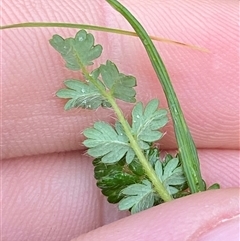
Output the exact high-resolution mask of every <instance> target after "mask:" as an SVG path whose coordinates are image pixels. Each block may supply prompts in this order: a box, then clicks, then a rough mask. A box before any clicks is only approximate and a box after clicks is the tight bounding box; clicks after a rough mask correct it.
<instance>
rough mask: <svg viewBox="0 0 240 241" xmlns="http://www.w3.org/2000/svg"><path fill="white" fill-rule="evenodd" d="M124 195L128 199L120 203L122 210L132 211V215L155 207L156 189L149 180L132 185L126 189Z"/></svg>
mask: <svg viewBox="0 0 240 241" xmlns="http://www.w3.org/2000/svg"><path fill="white" fill-rule="evenodd" d="M122 193H123V194H124V195H126V197H125V198H123V199H122V200H121V201H120V202H119V209H120V210H128V209H131V213H132V214H134V213H137V212H140V211H143V210H145V209H148V208H150V207H152V206H153V205H154V189H153V187H152V184H151V182H150V181H148V180H143V181H142V183H137V184H132V185H130V186H128V187H126V188H124V189H123V190H122Z"/></svg>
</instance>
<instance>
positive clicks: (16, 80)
mask: <svg viewBox="0 0 240 241" xmlns="http://www.w3.org/2000/svg"><path fill="white" fill-rule="evenodd" d="M90 2H91V1H87V0H83V1H80V2H79V1H73V0H70V1H61V2H60V3H59V1H51V2H47V1H39V2H36V1H33V0H29V1H21V0H17V1H12V3H11V2H9V1H7V0H4V1H3V6H4V9H3V21H2V23H3V25H5V24H11V23H18V22H27V21H51V22H76V23H89V24H97V25H102V26H110V27H117V28H122V29H129V25H128V24H127V23H126V21H125V20H124V19H123V18H122V17H121V16H120V15H119V14H118V13H117V12H115V11H114V10H113V9H112V8H111V7H110V6H109V5H108V4H107V3H106V2H105V1H103V0H96V1H92V5H90ZM122 3H123V4H126V6H127V7H129V9H130V10H131V11H132V12H134V13H135V16H136V17H137V18H138V19H139V20H140V21H141V22H142V24H143V25H144V26H145V28H146V29H147V30H148V32H149V33H150V34H151V35H155V36H163V37H167V38H171V39H174V40H177V41H182V42H186V43H191V44H194V45H199V46H203V47H206V48H207V49H209V51H210V53H203V52H199V51H196V50H192V49H188V48H184V47H179V46H176V45H170V44H166V43H156V46H157V48H158V49H159V51H160V53H161V56H162V57H163V60H164V62H165V64H166V66H167V69H168V71H169V73H170V76H171V79H172V81H173V85H174V87H175V89H176V92H177V95H178V97H179V100H180V103H181V105H182V108H183V111H184V113H185V117H186V119H187V122H188V124H189V127H190V129H191V132H192V135H193V137H194V140H195V142H196V145H197V147H198V148H199V156H200V161H201V168H202V172H203V176H204V179H205V180H206V181H207V183H208V184H212V183H214V182H218V183H220V185H221V187H222V189H221V190H215V191H207V192H204V193H200V194H196V195H191V196H188V197H186V198H182V199H178V200H175V201H172V202H169V203H166V204H163V205H160V206H157V207H154V208H152V209H149V210H147V211H144V212H141V213H139V214H137V215H133V216H131V217H126V216H128V213H126V212H118V211H117V207H115V206H114V205H111V204H108V203H107V202H106V200H105V198H104V197H103V196H102V195H101V193H100V191H99V190H98V189H97V187H96V186H95V180H94V178H93V168H92V164H91V159H90V158H89V157H88V156H87V155H86V154H85V153H86V150H84V147H83V145H82V144H81V142H82V140H83V136H82V134H81V132H82V131H83V129H84V128H86V127H87V126H89V124H92V123H94V121H96V120H99V119H101V120H112V119H113V118H112V117H113V114H112V113H111V111H109V110H101V109H99V110H98V111H96V112H94V111H88V110H81V109H79V110H75V111H71V112H64V111H63V105H64V101H62V100H59V99H57V98H55V96H54V93H55V92H56V90H57V89H59V88H61V87H62V81H63V80H64V79H66V78H69V77H78V73H72V72H70V71H68V70H66V68H65V67H64V64H63V61H62V59H61V57H60V56H59V55H58V54H57V52H56V51H55V50H53V48H51V46H50V45H49V44H48V41H47V40H49V39H50V38H51V37H52V35H53V34H55V33H57V34H60V35H63V34H64V36H66V37H67V36H73V35H74V34H75V33H76V30H73V29H71V30H69V29H56V28H52V29H51V28H48V29H46V28H41V29H36V28H35V29H33V28H28V29H12V30H4V31H2V32H1V34H2V39H3V45H2V46H3V48H2V56H3V62H2V63H3V65H2V70H3V75H2V80H3V82H2V87H3V128H2V130H3V150H2V156H3V162H2V174H3V179H2V180H3V181H2V186H3V192H2V193H3V202H2V204H3V212H2V218H3V226H2V231H1V233H2V237H3V240H5V241H15V240H17V241H23V240H24V241H25V240H51V241H52V240H58V241H59V240H71V239H73V238H76V237H78V236H79V235H80V236H79V238H77V239H75V240H91V241H94V240H131V241H132V240H151V241H154V240H171V241H172V240H195V239H197V237H199V236H201V237H202V238H203V236H202V235H205V238H207V237H208V239H205V240H227V239H229V240H238V239H237V235H238V233H237V227H238V223H237V221H238V220H237V215H239V207H238V206H239V197H238V192H239V189H237V187H238V186H239V184H238V183H239V176H238V175H239V168H238V166H239V129H238V128H239V119H238V118H239V108H238V107H239V106H238V94H239V92H238V91H239V90H238V81H239V80H238V79H239V76H238V69H237V68H238V55H237V51H238V48H237V46H238V39H237V36H238V35H237V34H238V28H237V24H236V23H237V4H235V1H228V3H227V4H226V3H224V1H222V2H221V1H217V0H216V1H211V2H208V3H199V1H191V3H190V2H189V3H188V2H186V1H172V2H171V3H170V2H166V1H154V0H153V1H146V3H143V2H139V1H134V0H131V1H122ZM95 36H96V41H97V42H98V43H100V44H102V45H103V47H104V54H103V57H102V59H103V60H104V61H105V59H106V58H107V59H110V60H112V61H114V62H115V63H116V64H117V65H118V67H119V69H120V70H121V71H122V72H124V73H129V74H132V75H135V76H136V77H137V80H138V87H137V91H138V96H137V98H138V99H140V100H145V101H147V100H149V99H151V98H153V97H157V98H159V99H160V100H161V103H162V105H163V106H165V107H167V105H166V101H165V99H164V97H163V96H164V95H163V93H162V90H161V87H160V85H159V82H158V80H157V78H156V76H155V73H154V71H153V69H152V66H151V64H150V63H149V60H148V58H147V56H146V54H145V51H144V49H143V47H142V45H141V43H140V41H139V40H138V39H137V38H133V37H127V36H120V35H113V34H106V33H96V35H95ZM125 111H126V113H127V112H128V111H129V107H127V106H126V107H125ZM166 131H167V135H166V136H165V137H164V139H163V142H162V143H161V148H163V149H174V148H176V145H175V142H174V134H173V128H172V126H171V123H169V128H168V129H167V130H166ZM233 187H235V188H233ZM226 188H230V189H226ZM123 217H126V218H123ZM120 218H123V219H121V220H119V221H117V222H113V221H115V220H117V219H120ZM222 220H229V222H226V223H225V226H224V225H222V226H221V225H220V226H218V225H219V224H220V223H221V221H222ZM108 223H111V224H109V225H106V224H108ZM103 225H105V226H103ZM100 226H103V227H102V228H100V229H96V228H97V227H100ZM215 226H217V228H216V229H214V227H215ZM221 228H222V229H221ZM91 230H92V232H90V233H88V234H85V233H87V232H89V231H91ZM202 240H203V239H202Z"/></svg>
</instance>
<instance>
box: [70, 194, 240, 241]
mask: <svg viewBox="0 0 240 241" xmlns="http://www.w3.org/2000/svg"><path fill="white" fill-rule="evenodd" d="M238 205H239V189H220V190H213V191H207V192H202V193H198V194H195V195H191V196H188V197H185V198H181V199H178V200H175V201H172V202H169V203H165V204H163V205H160V206H157V207H154V208H151V209H148V210H146V211H144V212H141V213H138V214H135V215H132V216H130V217H127V218H124V219H121V220H119V221H117V222H114V223H111V224H109V225H106V226H103V227H101V228H98V229H96V230H93V231H91V232H89V233H87V234H83V235H81V236H80V237H78V238H76V239H74V241H87V240H91V241H97V240H104V241H108V240H109V241H110V240H118V241H121V240H124V241H127V240H129V241H130V240H131V241H134V240H138V241H141V240H142V241H144V240H151V241H157V240H159V239H161V240H169V241H175V240H176V241H177V240H196V239H198V238H199V236H201V235H202V234H203V233H207V232H208V231H210V230H212V228H213V227H214V226H216V224H218V223H220V222H221V221H222V220H224V219H230V218H232V217H234V216H236V215H238V214H239V207H238Z"/></svg>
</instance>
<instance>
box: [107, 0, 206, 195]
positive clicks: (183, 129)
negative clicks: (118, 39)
mask: <svg viewBox="0 0 240 241" xmlns="http://www.w3.org/2000/svg"><path fill="white" fill-rule="evenodd" d="M106 1H107V2H108V3H109V4H110V5H111V6H112V7H113V8H115V9H116V10H117V11H118V12H119V13H121V14H122V15H123V16H124V17H125V18H126V20H127V21H128V22H129V23H130V24H131V26H132V27H133V29H134V30H135V31H136V33H137V34H138V36H139V38H140V39H141V41H142V43H143V45H144V47H145V49H146V51H147V53H148V56H149V58H150V60H151V63H152V65H153V68H154V70H155V72H156V74H157V76H158V79H159V81H160V83H161V85H162V88H163V91H164V93H165V96H166V99H167V102H168V106H169V109H170V112H171V115H172V119H173V124H174V130H175V135H176V139H177V143H178V148H179V156H180V160H181V162H182V165H183V170H184V173H185V175H186V178H187V181H188V184H189V188H190V190H191V192H192V193H196V192H200V191H204V190H206V187H205V183H204V181H203V180H202V176H201V171H200V164H199V160H198V155H197V150H196V147H195V144H194V142H193V139H192V136H191V133H190V131H189V129H188V126H187V123H186V121H185V118H184V116H183V112H182V109H181V107H180V104H179V101H178V99H177V96H176V93H175V91H174V89H173V86H172V83H171V81H170V78H169V75H168V73H167V70H166V67H165V66H164V63H163V61H162V59H161V57H160V55H159V53H158V51H157V50H156V48H155V46H154V44H153V42H152V41H151V39H150V38H149V36H148V34H147V32H146V31H145V29H144V28H143V27H142V25H141V24H140V23H139V22H138V20H137V19H136V18H135V17H134V16H133V15H132V14H131V13H130V12H129V11H128V10H127V9H126V8H125V7H124V6H123V5H122V4H120V3H119V2H118V1H117V0H106Z"/></svg>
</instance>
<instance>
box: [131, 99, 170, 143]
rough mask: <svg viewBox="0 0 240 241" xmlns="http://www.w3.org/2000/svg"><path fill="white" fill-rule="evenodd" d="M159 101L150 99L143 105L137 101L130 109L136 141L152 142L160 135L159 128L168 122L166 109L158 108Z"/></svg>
mask: <svg viewBox="0 0 240 241" xmlns="http://www.w3.org/2000/svg"><path fill="white" fill-rule="evenodd" d="M158 104H159V101H158V100H157V99H153V100H151V101H150V102H149V103H148V104H147V105H146V107H145V109H144V107H143V104H142V103H141V102H138V103H137V104H136V105H135V107H134V108H133V111H132V132H133V134H134V135H135V136H136V137H137V140H138V141H142V142H145V143H149V142H154V141H157V140H159V139H160V138H161V137H162V135H163V134H162V133H161V132H160V131H159V128H161V127H163V126H164V125H166V123H167V122H168V118H167V111H166V110H164V109H158Z"/></svg>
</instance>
